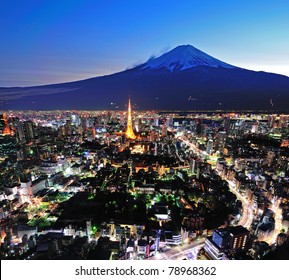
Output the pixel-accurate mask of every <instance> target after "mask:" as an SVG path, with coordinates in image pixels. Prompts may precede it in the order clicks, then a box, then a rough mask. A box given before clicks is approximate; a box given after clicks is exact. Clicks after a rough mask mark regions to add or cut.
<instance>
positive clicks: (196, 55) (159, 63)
mask: <svg viewBox="0 0 289 280" xmlns="http://www.w3.org/2000/svg"><path fill="white" fill-rule="evenodd" d="M197 66H207V67H214V68H216V67H222V68H230V69H232V68H237V67H236V66H233V65H230V64H227V63H225V62H223V61H221V60H218V59H216V58H214V57H212V56H210V55H208V54H206V53H204V52H202V51H200V50H198V49H197V48H195V47H193V46H191V45H183V46H178V47H176V48H174V49H173V50H171V51H169V52H167V53H165V54H163V55H161V56H160V57H157V58H154V59H150V60H149V61H148V62H147V63H145V65H144V66H143V67H142V69H159V68H166V69H168V70H169V71H171V72H172V71H177V70H179V71H180V70H185V69H189V68H193V67H197Z"/></svg>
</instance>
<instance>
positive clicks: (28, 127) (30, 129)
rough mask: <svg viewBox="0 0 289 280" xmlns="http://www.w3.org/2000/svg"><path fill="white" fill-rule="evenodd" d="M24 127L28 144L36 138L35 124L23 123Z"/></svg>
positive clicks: (30, 122)
mask: <svg viewBox="0 0 289 280" xmlns="http://www.w3.org/2000/svg"><path fill="white" fill-rule="evenodd" d="M23 126H24V134H25V139H26V142H27V143H29V142H31V141H33V140H34V138H35V130H34V123H33V122H32V121H26V122H24V123H23Z"/></svg>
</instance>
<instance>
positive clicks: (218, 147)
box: [215, 131, 227, 153]
mask: <svg viewBox="0 0 289 280" xmlns="http://www.w3.org/2000/svg"><path fill="white" fill-rule="evenodd" d="M226 139H227V133H226V131H219V132H218V133H217V135H216V138H215V151H219V152H220V153H223V152H224V148H225V144H226Z"/></svg>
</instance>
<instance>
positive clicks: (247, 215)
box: [179, 138, 282, 245]
mask: <svg viewBox="0 0 289 280" xmlns="http://www.w3.org/2000/svg"><path fill="white" fill-rule="evenodd" d="M179 139H181V140H182V141H183V142H184V143H185V144H186V145H188V146H189V147H190V148H191V149H192V150H193V151H194V153H196V154H197V155H198V156H200V157H202V156H203V151H202V150H200V149H198V148H197V147H196V146H195V145H194V144H192V143H191V142H189V141H188V140H184V139H182V138H179ZM208 156H209V158H210V159H209V160H210V161H212V156H211V155H208ZM212 168H213V169H215V170H216V168H215V166H214V165H212ZM216 172H218V171H217V170H216ZM222 179H223V180H225V181H227V182H228V185H229V188H230V191H231V192H232V193H234V194H235V195H236V197H237V198H238V200H240V201H241V202H242V207H243V209H242V218H241V220H240V221H239V223H238V225H242V226H243V227H245V228H247V229H250V227H251V224H252V222H253V219H254V210H257V209H255V208H254V207H255V206H254V205H252V204H251V203H250V202H249V200H248V199H247V198H246V197H244V196H243V195H242V194H240V193H239V192H238V191H237V190H236V189H235V185H234V183H233V182H232V181H230V180H228V179H226V178H224V177H222ZM279 205H280V201H279V200H278V201H276V202H275V203H274V204H273V205H272V206H271V208H270V209H271V210H272V211H273V212H274V213H275V230H274V231H273V232H272V233H271V234H270V235H269V236H268V237H266V238H263V239H260V241H265V242H267V243H268V244H269V245H272V244H274V243H275V242H276V238H277V235H278V234H279V233H280V232H281V229H282V209H281V208H280V207H279ZM256 213H257V211H256Z"/></svg>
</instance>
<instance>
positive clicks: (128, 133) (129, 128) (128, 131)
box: [125, 95, 136, 139]
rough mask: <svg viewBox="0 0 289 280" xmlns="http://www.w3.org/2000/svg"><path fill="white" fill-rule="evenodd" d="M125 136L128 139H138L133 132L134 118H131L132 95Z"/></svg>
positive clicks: (128, 108) (128, 107)
mask: <svg viewBox="0 0 289 280" xmlns="http://www.w3.org/2000/svg"><path fill="white" fill-rule="evenodd" d="M125 135H126V137H127V138H128V139H136V136H135V134H134V132H133V128H132V117H131V103H130V95H129V98H128V106H127V129H126V132H125Z"/></svg>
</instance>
